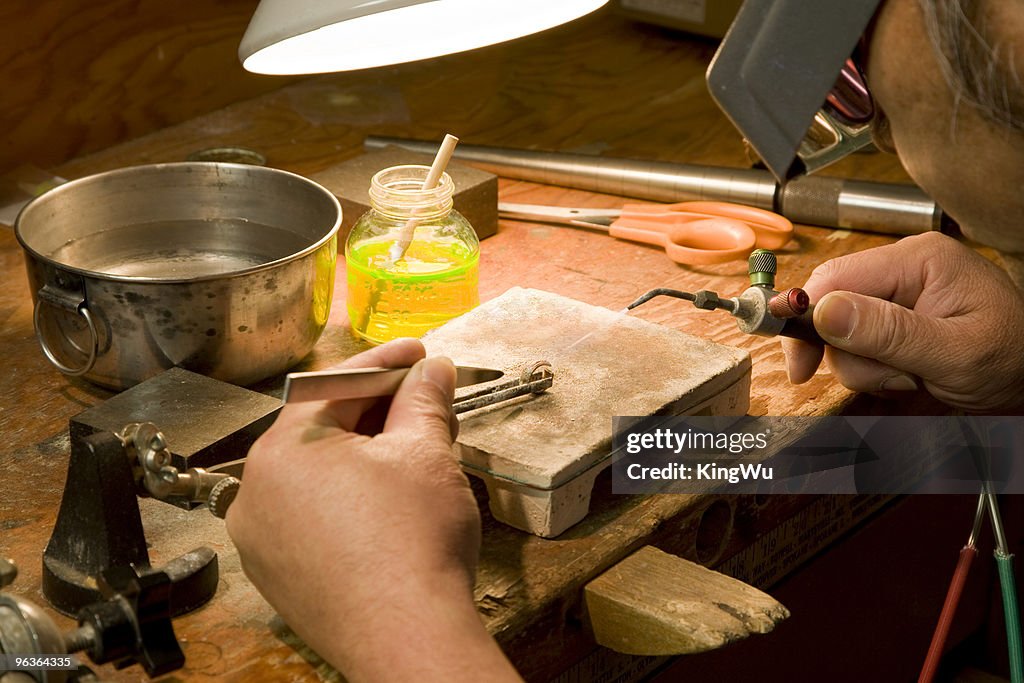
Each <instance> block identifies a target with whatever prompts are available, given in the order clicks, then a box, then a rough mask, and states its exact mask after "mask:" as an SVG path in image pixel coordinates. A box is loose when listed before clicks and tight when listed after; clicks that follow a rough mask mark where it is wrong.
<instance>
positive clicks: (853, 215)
mask: <svg viewBox="0 0 1024 683" xmlns="http://www.w3.org/2000/svg"><path fill="white" fill-rule="evenodd" d="M364 146H365V147H366V149H381V148H384V147H388V146H397V147H402V148H404V149H408V150H411V151H416V152H422V153H425V154H433V151H434V146H435V143H433V142H424V141H419V140H406V139H403V138H390V137H376V136H371V137H368V138H366V141H365V142H364ZM455 158H456V159H459V160H460V161H463V162H465V163H467V164H469V165H471V166H474V167H476V168H480V169H483V170H485V171H489V172H491V173H494V174H495V175H499V176H501V177H503V178H515V179H519V180H528V181H531V182H535V183H544V184H547V185H558V186H561V187H574V188H578V189H582V190H590V191H592V192H603V193H606V194H615V195H620V196H623V197H636V198H638V199H648V200H653V201H660V202H680V201H690V200H714V201H725V202H735V203H737V204H746V205H748V206H754V207H757V208H760V209H767V210H769V211H776V212H778V213H781V214H782V215H783V216H785V217H786V218H789V219H790V220H791V221H793V222H794V223H803V224H809V225H820V226H824V227H828V228H847V229H851V230H867V231H869V232H878V233H883V234H888V235H915V234H918V233H923V232H930V231H933V230H947V229H948V230H950V231H952V230H953V228H954V227H955V225H954V224H953V223H952V221H950V220H949V218H948V217H947V216H945V214H943V213H942V211H941V210H940V209H939V207H938V206H937V205H936V204H935V202H934V201H933V200H932V199H931V198H930V197H928V195H926V194H925V193H924V191H923V190H921V188H919V187H917V186H916V185H904V184H894V183H874V182H867V181H859V180H845V179H843V178H829V177H817V176H805V177H801V178H796V179H794V180H791V181H789V182H787V183H786V184H785V185H779V184H778V183H777V182H776V181H775V177H774V176H773V175H772V174H771V173H770V172H768V171H764V170H759V169H744V168H726V167H718V166H699V165H696V164H677V163H669V162H663V161H641V160H637V159H621V158H614V157H600V156H594V155H589V154H568V153H564V152H540V151H535V150H520V149H507V148H502V147H486V146H481V145H462V146H460V147H459V148H458V149H457V150H456V151H455Z"/></svg>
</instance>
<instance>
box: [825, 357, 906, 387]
mask: <svg viewBox="0 0 1024 683" xmlns="http://www.w3.org/2000/svg"><path fill="white" fill-rule="evenodd" d="M825 357H826V359H827V361H828V366H829V368H830V369H831V370H832V374H833V375H835V377H836V379H838V380H839V381H840V382H841V383H842V385H843V386H844V387H846V388H848V389H853V390H854V391H863V392H867V393H872V394H879V393H884V394H889V393H892V392H904V391H914V390H916V389H919V388H920V381H919V380H918V379H917V378H916V377H913V376H911V375H908V374H907V373H905V372H903V371H901V370H897V369H896V368H894V367H892V366H890V365H886V364H885V363H880V362H879V361H877V360H874V359H871V358H864V357H863V356H856V355H854V354H852V353H847V352H846V351H841V350H839V349H836V348H833V347H829V348H828V349H826V351H825Z"/></svg>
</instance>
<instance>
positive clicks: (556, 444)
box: [423, 287, 750, 537]
mask: <svg viewBox="0 0 1024 683" xmlns="http://www.w3.org/2000/svg"><path fill="white" fill-rule="evenodd" d="M584 335H589V336H587V337H586V338H585V339H582V341H581V337H583V336H584ZM423 341H424V344H425V345H426V347H427V351H428V353H431V354H444V355H447V356H449V357H451V358H452V359H453V360H455V362H456V363H461V364H464V365H476V366H483V367H495V368H500V369H502V370H504V371H506V374H507V375H511V376H517V375H518V374H519V372H520V370H521V369H522V367H523V366H525V365H527V364H528V363H531V362H532V361H536V360H548V361H550V362H551V364H552V368H553V370H554V374H555V379H554V386H553V387H552V388H551V389H549V390H548V391H547V392H546V393H544V394H541V395H537V396H528V397H524V398H521V399H517V400H515V401H512V402H509V403H506V404H503V405H500V406H494V407H491V408H484V409H481V410H477V411H474V412H472V413H467V414H465V415H464V416H463V418H462V428H461V433H460V436H459V444H460V446H461V450H462V458H463V464H464V467H465V468H466V471H467V472H469V473H471V474H474V475H476V476H479V477H481V478H482V479H483V480H484V481H485V482H486V483H487V485H488V488H489V490H490V492H491V509H492V511H493V512H494V514H495V516H496V517H497V518H498V519H499V520H501V521H503V522H506V523H508V524H511V525H512V526H515V527H517V528H520V529H525V530H527V531H530V532H531V533H535V534H538V535H541V536H546V537H550V536H554V535H557V534H559V533H561V532H562V531H564V530H565V529H566V528H568V527H569V526H571V525H572V524H574V523H575V522H577V521H579V520H580V519H582V518H583V516H584V515H585V514H586V512H587V509H588V508H589V504H590V490H591V488H592V482H593V480H594V478H595V477H596V475H597V473H598V472H600V471H601V470H602V469H604V468H605V467H607V466H608V465H610V464H611V446H612V417H614V416H616V415H638V416H644V415H652V414H656V413H658V414H697V413H700V414H721V415H729V414H732V415H742V414H745V413H746V410H747V407H748V404H749V395H750V357H749V356H748V355H747V353H746V352H745V351H742V350H740V349H735V348H732V347H728V346H723V345H721V344H716V343H714V342H711V341H708V340H706V339H700V338H697V337H693V336H691V335H687V334H684V333H682V332H679V331H677V330H673V329H671V328H668V327H663V326H661V325H655V324H653V323H649V322H646V321H644V320H641V319H638V318H634V317H632V316H628V315H622V314H619V313H615V312H613V311H609V310H607V309H604V308H600V307H597V306H591V305H589V304H585V303H583V302H580V301H575V300H573V299H568V298H565V297H562V296H558V295H557V294H551V293H548V292H542V291H538V290H531V289H522V288H518V287H516V288H513V289H510V290H509V291H507V292H505V293H504V294H502V295H501V296H499V297H497V298H495V299H492V300H491V301H489V302H487V303H485V304H483V305H481V306H479V307H478V308H476V309H474V310H473V311H470V312H469V313H467V314H465V315H463V316H461V317H459V318H456V319H455V320H452V321H451V322H449V323H447V324H446V325H444V326H442V327H441V328H439V329H437V330H434V331H433V332H431V333H430V334H428V335H427V336H426V337H425V338H424V340H423ZM581 477H586V479H581V480H580V481H577V480H578V479H580V478H581Z"/></svg>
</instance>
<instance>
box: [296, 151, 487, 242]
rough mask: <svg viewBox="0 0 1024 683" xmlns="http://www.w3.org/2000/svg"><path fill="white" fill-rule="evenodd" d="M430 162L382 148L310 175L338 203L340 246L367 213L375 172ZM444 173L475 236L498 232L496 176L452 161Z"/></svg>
mask: <svg viewBox="0 0 1024 683" xmlns="http://www.w3.org/2000/svg"><path fill="white" fill-rule="evenodd" d="M433 161H434V160H433V159H432V158H431V157H430V156H427V155H424V154H417V153H416V152H409V151H408V150H404V149H401V148H399V147H386V148H384V149H381V150H377V151H374V152H370V153H368V154H362V155H360V156H357V157H354V158H352V159H349V160H347V161H343V162H341V163H340V164H337V165H336V166H331V167H330V168H327V169H324V170H323V171H320V172H319V173H316V174H314V175H311V176H310V178H311V179H313V180H315V181H316V182H318V183H320V184H321V185H323V186H324V187H326V188H327V189H328V190H330V191H331V192H332V193H334V196H336V197H337V198H338V201H339V202H341V212H342V215H341V230H340V231H339V233H338V239H339V240H340V242H339V244H344V240H345V238H346V237H348V231H349V230H351V229H352V226H353V225H355V222H356V221H357V220H358V219H359V217H360V216H362V215H363V214H364V213H366V212H367V211H369V210H370V197H369V191H370V179H371V178H373V176H374V175H375V174H376V173H377V172H378V171H382V170H384V169H385V168H389V167H391V166H403V165H405V164H421V165H423V166H429V165H430V164H431V163H432V162H433ZM446 172H447V173H448V175H450V176H451V177H452V182H454V183H455V209H456V210H457V211H458V212H459V213H461V214H462V215H463V216H465V217H466V218H467V219H468V220H469V222H470V223H471V224H472V225H473V228H474V229H475V230H476V234H477V237H479V238H480V239H484V238H485V237H490V236H491V235H493V234H495V233H496V232H498V177H497V176H495V175H493V174H491V173H487V172H486V171H481V170H479V169H476V168H471V167H469V166H464V165H462V164H460V163H458V162H456V161H452V162H451V163H449V164H448V168H447V171H446Z"/></svg>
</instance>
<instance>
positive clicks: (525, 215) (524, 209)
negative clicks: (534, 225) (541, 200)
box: [498, 202, 622, 228]
mask: <svg viewBox="0 0 1024 683" xmlns="http://www.w3.org/2000/svg"><path fill="white" fill-rule="evenodd" d="M621 214H622V210H621V209H587V208H579V207H571V206H546V205H543V204H515V203H512V202H500V203H499V204H498V215H499V216H500V217H501V218H510V219H512V220H524V221H537V222H539V223H562V224H565V225H579V226H581V227H584V228H607V227H608V226H609V225H611V224H612V223H614V222H615V219H617V218H618V217H619V216H620V215H621Z"/></svg>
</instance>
